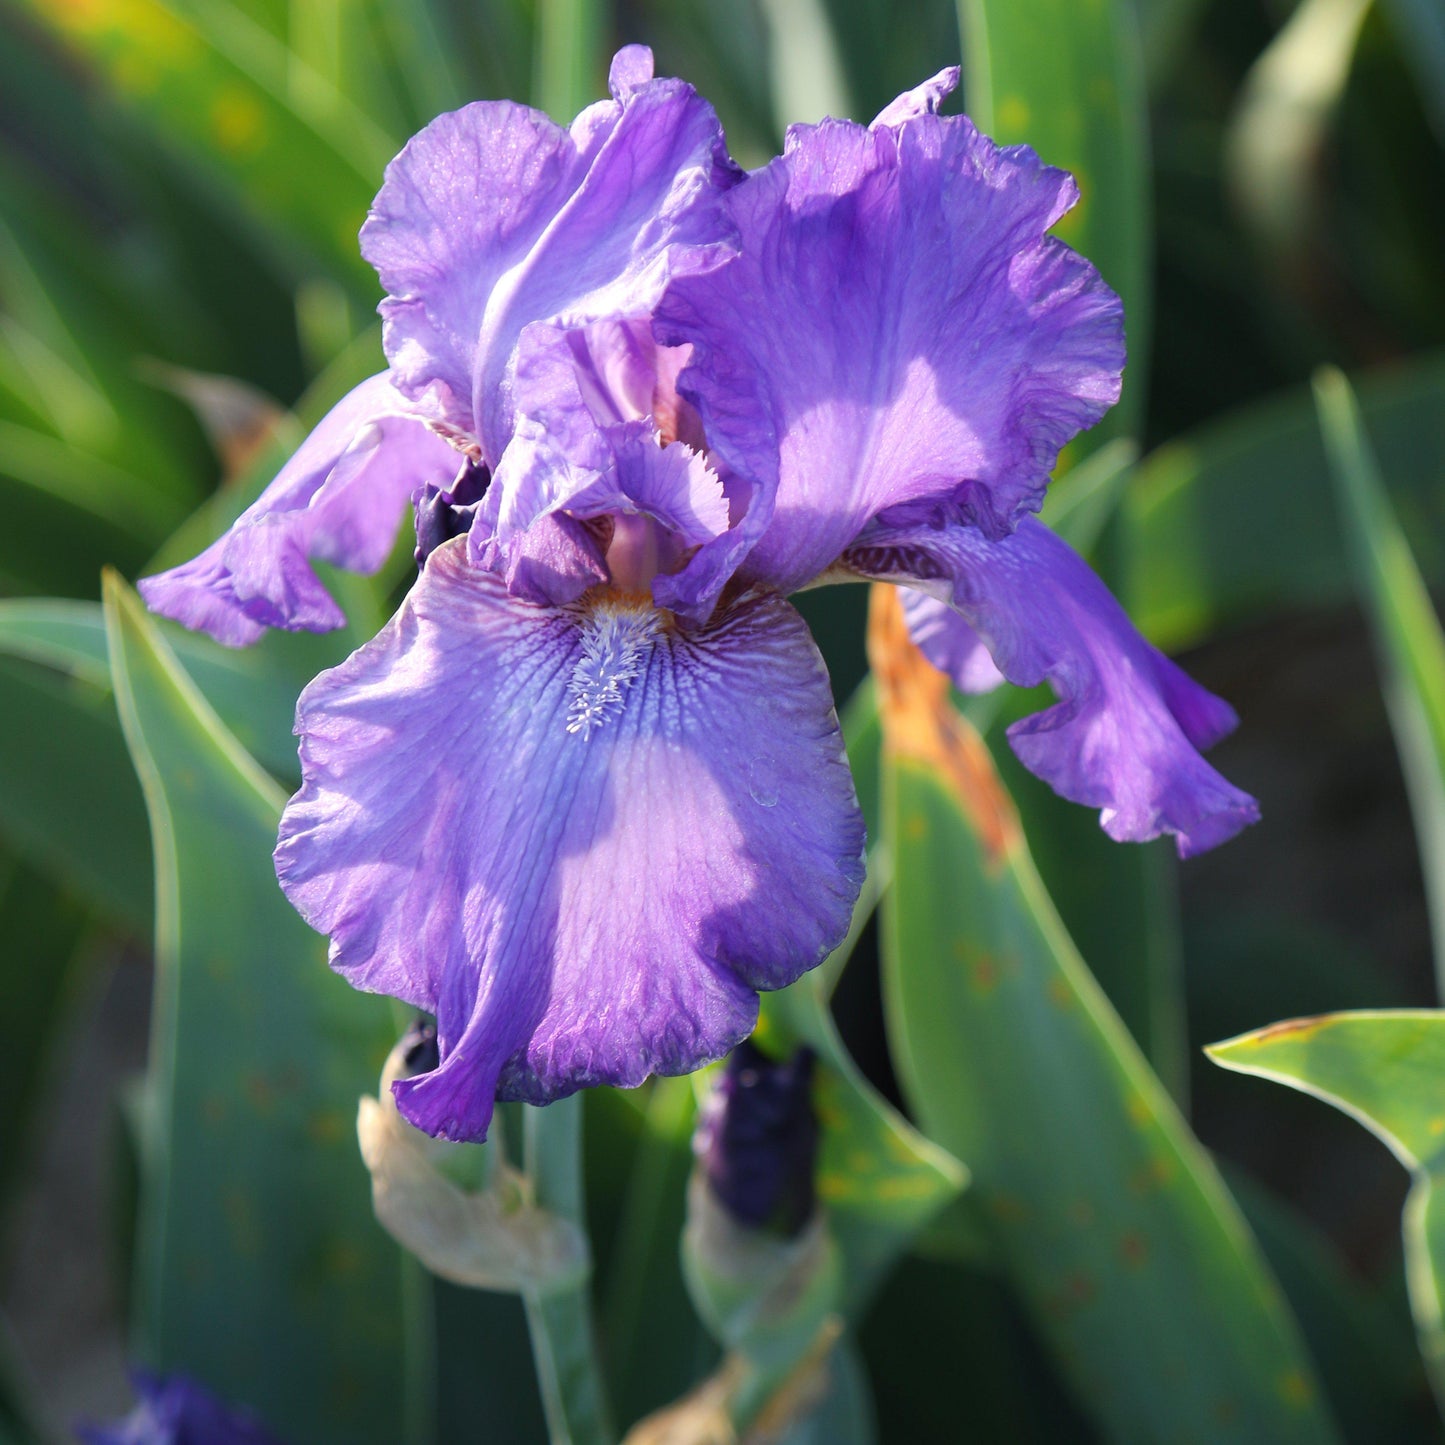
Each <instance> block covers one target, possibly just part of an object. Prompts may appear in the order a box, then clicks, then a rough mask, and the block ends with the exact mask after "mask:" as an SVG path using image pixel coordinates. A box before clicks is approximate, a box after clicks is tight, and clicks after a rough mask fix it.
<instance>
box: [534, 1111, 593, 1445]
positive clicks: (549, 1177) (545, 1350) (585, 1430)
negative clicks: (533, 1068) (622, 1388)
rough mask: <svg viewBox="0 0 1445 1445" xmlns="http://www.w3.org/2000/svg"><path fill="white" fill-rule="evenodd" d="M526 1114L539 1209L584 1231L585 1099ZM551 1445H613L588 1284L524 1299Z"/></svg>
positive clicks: (538, 1292)
mask: <svg viewBox="0 0 1445 1445" xmlns="http://www.w3.org/2000/svg"><path fill="white" fill-rule="evenodd" d="M523 1114H524V1124H523V1131H524V1139H523V1148H524V1160H525V1169H526V1173H527V1175H528V1176H529V1177H530V1179H531V1181H532V1187H533V1190H534V1191H535V1195H536V1201H537V1204H538V1205H539V1206H540V1207H541V1208H543V1209H547V1210H550V1211H551V1212H552V1213H553V1214H556V1215H559V1216H560V1217H562V1218H565V1219H570V1220H572V1221H573V1223H575V1224H576V1225H577V1226H578V1227H579V1228H582V1229H585V1228H586V1220H585V1218H584V1217H583V1197H582V1100H581V1098H580V1097H578V1096H576V1095H574V1096H573V1097H572V1098H570V1099H559V1100H558V1101H557V1102H556V1103H555V1104H548V1105H547V1106H546V1107H545V1108H531V1107H527V1108H525V1109H524V1111H523ZM522 1299H523V1302H524V1304H525V1305H526V1308H527V1328H528V1330H529V1332H530V1333H531V1336H532V1353H533V1356H534V1358H535V1360H536V1364H537V1382H538V1385H539V1387H540V1389H541V1392H542V1408H543V1410H544V1411H545V1413H546V1416H547V1434H548V1437H549V1439H550V1440H551V1442H552V1445H612V1442H613V1441H614V1440H615V1439H616V1434H615V1432H614V1430H613V1428H612V1422H611V1411H610V1410H609V1408H608V1404H607V1392H606V1388H605V1386H604V1385H603V1383H602V1371H601V1369H600V1368H599V1366H598V1363H597V1350H596V1345H595V1342H594V1339H593V1333H592V1317H591V1310H590V1303H589V1298H588V1287H587V1283H586V1281H585V1280H584V1281H581V1282H579V1283H576V1284H569V1285H565V1286H563V1287H561V1288H558V1289H553V1290H548V1291H542V1290H528V1291H526V1292H525V1293H524V1294H523V1296H522Z"/></svg>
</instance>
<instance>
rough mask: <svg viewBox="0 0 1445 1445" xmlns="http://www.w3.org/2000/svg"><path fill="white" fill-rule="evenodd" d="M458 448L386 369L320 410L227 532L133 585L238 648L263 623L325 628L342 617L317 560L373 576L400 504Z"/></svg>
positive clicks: (448, 466) (440, 476) (440, 474)
mask: <svg viewBox="0 0 1445 1445" xmlns="http://www.w3.org/2000/svg"><path fill="white" fill-rule="evenodd" d="M461 462H462V458H461V456H460V454H459V453H458V452H457V451H456V450H454V449H453V448H452V447H451V446H449V445H448V444H447V443H446V442H445V441H443V440H442V439H441V437H439V436H437V435H436V434H435V433H434V432H432V431H431V430H429V429H428V427H427V426H426V425H425V424H424V423H423V422H422V421H421V420H419V419H418V417H417V416H416V414H415V408H414V407H413V406H412V404H411V403H410V402H408V401H407V400H406V399H405V398H404V397H403V396H402V395H401V394H400V393H399V392H398V391H397V390H396V389H395V388H394V387H393V386H392V385H391V384H390V381H389V379H388V377H387V375H386V374H385V373H383V374H382V375H380V376H373V377H372V378H371V379H370V380H369V381H364V382H362V383H361V385H360V386H358V387H356V388H355V389H354V390H353V391H351V392H350V393H349V394H348V395H347V396H345V397H343V398H342V400H341V401H340V402H338V403H337V404H336V406H334V407H333V408H332V409H331V411H329V412H328V413H327V414H326V416H325V417H323V418H322V420H321V422H320V424H319V425H318V426H317V427H316V429H315V430H314V431H313V432H312V433H311V435H310V436H308V437H307V438H306V440H305V441H304V442H302V444H301V446H300V448H299V449H298V450H297V452H296V454H295V455H294V456H293V457H292V458H291V460H290V461H289V462H287V463H286V465H285V466H284V467H283V468H282V469H281V471H280V472H279V473H278V475H277V477H276V479H275V481H273V482H272V483H271V485H270V486H269V487H267V488H266V490H265V491H264V492H262V493H261V495H260V496H259V497H258V498H257V499H256V501H255V502H253V503H252V504H251V505H250V506H249V507H247V509H246V510H245V511H244V512H242V513H241V515H240V516H239V517H238V518H237V519H236V521H235V523H234V524H233V525H232V527H231V529H230V530H229V531H228V532H226V533H225V535H224V536H222V537H220V538H219V539H218V540H217V541H215V542H213V543H212V544H211V545H210V546H209V547H207V548H206V550H205V551H204V552H202V553H200V554H199V555H198V556H196V557H193V558H192V559H191V560H190V561H189V562H183V563H182V564H181V565H180V566H179V567H173V568H171V570H170V571H168V572H161V573H159V574H158V575H156V576H154V577H146V578H143V579H142V580H141V582H140V584H139V585H140V592H141V596H142V597H144V598H145V600H146V604H147V605H148V606H149V607H150V608H151V610H152V611H153V612H159V613H161V614H162V615H163V616H165V617H173V618H175V620H176V621H177V622H182V623H184V624H185V625H186V626H187V627H191V628H196V629H199V630H200V631H203V632H209V633H210V634H211V636H212V637H214V638H216V639H217V641H219V642H224V643H226V644H227V645H228V646H232V647H240V646H243V645H245V644H246V643H249V642H254V641H255V640H256V639H257V638H258V637H259V636H260V635H261V633H262V632H263V631H265V629H266V628H268V627H282V628H286V629H288V630H290V631H307V632H327V631H330V630H331V629H332V628H335V627H340V626H341V625H342V624H343V623H344V622H345V621H346V618H345V616H344V615H343V613H342V611H341V609H340V608H339V607H338V606H337V605H336V603H335V601H334V600H333V599H332V597H331V594H330V593H329V592H327V590H326V588H325V587H324V586H323V585H322V583H321V579H320V578H319V577H317V575H316V573H315V572H314V571H313V570H312V567H311V563H312V561H322V562H330V563H332V564H334V565H335V566H338V567H345V568H347V569H348V570H349V571H352V572H363V573H371V572H375V571H376V570H377V568H378V567H380V566H381V564H382V563H383V562H384V561H385V560H386V558H387V555H388V553H389V552H390V551H391V546H392V543H393V541H394V540H395V538H396V532H397V527H398V525H399V523H400V520H401V515H402V510H403V508H404V507H405V505H406V502H407V500H408V498H409V497H410V496H411V494H412V492H413V491H415V490H417V489H418V488H419V487H421V486H423V485H424V484H426V483H427V482H437V481H445V480H449V479H450V478H451V477H452V476H453V475H454V474H455V473H456V471H457V470H458V468H459V466H460V465H461Z"/></svg>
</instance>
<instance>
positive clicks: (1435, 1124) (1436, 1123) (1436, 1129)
mask: <svg viewBox="0 0 1445 1445" xmlns="http://www.w3.org/2000/svg"><path fill="white" fill-rule="evenodd" d="M1425 1128H1426V1129H1427V1130H1429V1133H1430V1137H1431V1138H1432V1139H1438V1138H1439V1137H1440V1136H1441V1135H1442V1134H1445V1116H1442V1115H1439V1114H1437V1115H1436V1116H1435V1117H1434V1118H1433V1119H1431V1120H1430V1122H1429V1123H1427V1124H1426V1125H1425Z"/></svg>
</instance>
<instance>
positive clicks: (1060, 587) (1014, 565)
mask: <svg viewBox="0 0 1445 1445" xmlns="http://www.w3.org/2000/svg"><path fill="white" fill-rule="evenodd" d="M844 563H845V565H847V566H850V567H852V568H854V569H855V570H856V571H857V572H859V573H860V574H862V575H864V576H871V577H882V578H890V579H892V580H900V581H907V580H910V579H912V580H914V581H916V583H917V584H918V585H919V586H920V587H922V588H923V589H924V590H925V591H927V592H928V593H929V594H930V595H931V597H932V598H933V599H934V600H933V602H932V605H931V607H929V606H925V605H921V604H915V605H914V607H913V608H912V610H911V615H910V624H911V626H912V628H913V630H914V636H915V638H917V640H918V641H919V643H920V645H921V646H923V649H924V652H925V654H926V655H927V656H928V658H929V660H930V661H932V662H933V663H934V664H935V665H936V666H942V667H948V666H949V665H950V664H952V665H954V666H956V665H958V663H959V662H960V660H962V661H964V662H965V663H967V662H969V661H970V660H972V661H973V662H974V663H975V664H976V658H975V655H974V653H973V651H972V645H971V644H972V639H973V638H974V637H975V636H976V637H979V638H982V639H983V640H984V642H986V644H987V646H988V648H989V651H990V652H991V653H992V655H993V661H994V663H995V664H996V665H997V667H998V669H999V670H1000V671H1001V672H1002V673H1003V675H1004V676H1005V677H1007V678H1008V679H1009V680H1010V681H1011V682H1015V683H1018V684H1020V685H1022V686H1025V687H1032V686H1034V685H1035V684H1037V683H1040V682H1044V681H1047V682H1048V683H1049V684H1050V685H1051V686H1052V688H1053V690H1054V692H1055V694H1056V695H1057V697H1058V698H1059V701H1058V703H1057V704H1056V705H1055V706H1053V707H1050V708H1048V709H1046V710H1045V711H1043V712H1041V713H1036V714H1034V716H1032V717H1028V718H1024V719H1022V720H1021V721H1019V722H1016V723H1014V724H1013V726H1012V727H1010V728H1009V741H1010V742H1011V743H1012V744H1013V748H1014V751H1015V752H1016V753H1017V754H1018V756H1019V759H1020V760H1021V761H1022V762H1023V764H1024V765H1025V766H1026V767H1027V768H1028V769H1029V770H1030V771H1032V772H1034V773H1036V774H1037V775H1038V776H1039V777H1041V778H1043V779H1044V780H1045V782H1047V783H1048V784H1049V785H1050V786H1051V787H1052V788H1053V789H1054V790H1055V791H1056V792H1058V793H1060V794H1062V795H1063V796H1064V797H1066V798H1070V799H1072V800H1073V801H1074V802H1076V803H1084V804H1086V805H1088V806H1090V807H1096V808H1099V809H1101V813H1100V822H1101V824H1102V825H1103V828H1104V831H1105V832H1107V833H1108V834H1109V836H1110V837H1111V838H1114V839H1117V840H1119V841H1121V842H1124V841H1128V842H1141V841H1144V840H1146V839H1149V838H1155V837H1158V836H1159V835H1160V834H1161V833H1173V834H1175V835H1177V841H1178V848H1179V853H1180V856H1181V857H1188V856H1190V855H1191V854H1194V853H1199V852H1202V851H1204V850H1205V849H1207V848H1212V847H1214V846H1215V845H1216V844H1218V843H1222V842H1224V841H1225V840H1226V839H1227V838H1231V837H1233V836H1234V834H1236V833H1237V832H1239V831H1240V829H1241V828H1244V827H1246V826H1247V825H1249V824H1250V823H1253V822H1256V821H1257V820H1258V818H1259V807H1258V805H1257V804H1256V803H1255V801H1254V799H1253V798H1251V797H1250V796H1249V795H1248V794H1247V793H1243V792H1241V791H1240V790H1239V789H1238V788H1236V787H1234V786H1233V785H1232V784H1231V783H1229V782H1227V781H1226V780H1225V779H1224V778H1222V777H1221V776H1220V775H1219V774H1218V773H1217V772H1216V771H1215V770H1214V769H1213V768H1212V767H1210V766H1209V764H1208V763H1206V762H1205V761H1204V759H1203V758H1202V757H1200V756H1199V752H1198V751H1197V750H1198V749H1201V748H1207V747H1210V746H1211V745H1212V744H1214V743H1216V742H1218V741H1219V739H1220V738H1222V737H1224V736H1225V735H1226V734H1227V733H1228V732H1230V731H1231V730H1232V729H1233V727H1234V725H1235V721H1236V719H1235V715H1234V711H1233V709H1232V708H1230V707H1229V706H1228V704H1227V703H1224V702H1222V701H1221V700H1220V699H1219V698H1217V697H1215V696H1214V695H1213V694H1212V693H1210V692H1208V691H1206V690H1205V689H1204V688H1202V687H1200V686H1199V685H1198V684H1197V683H1195V682H1193V681H1192V680H1191V679H1190V678H1189V677H1188V676H1187V675H1186V674H1185V673H1184V672H1183V671H1182V670H1181V669H1180V668H1179V667H1177V666H1176V665H1175V664H1174V663H1173V662H1171V661H1170V660H1169V659H1168V658H1167V657H1165V656H1164V655H1163V654H1162V653H1160V652H1159V651H1158V650H1157V649H1156V648H1154V647H1151V646H1150V645H1149V643H1147V642H1146V641H1145V640H1144V639H1143V638H1142V637H1140V636H1139V634H1138V632H1136V631H1135V629H1134V625H1133V624H1132V623H1131V622H1130V621H1129V618H1128V617H1127V615H1126V614H1125V612H1124V609H1123V608H1122V607H1120V606H1119V604H1118V602H1116V601H1115V600H1114V598H1113V596H1112V595H1111V594H1110V592H1109V590H1108V589H1107V588H1106V587H1105V586H1104V584H1103V583H1102V582H1101V581H1100V580H1099V578H1098V577H1097V576H1096V575H1095V573H1094V572H1093V571H1092V569H1091V568H1090V567H1089V565H1088V564H1087V563H1086V562H1085V561H1084V560H1083V559H1082V558H1081V557H1080V556H1079V555H1078V554H1077V553H1076V552H1074V551H1073V550H1072V549H1071V548H1069V547H1068V545H1067V544H1066V543H1064V542H1062V541H1060V540H1059V538H1057V537H1056V536H1054V534H1053V533H1052V532H1050V531H1049V529H1048V528H1047V527H1045V526H1044V525H1043V524H1042V523H1041V522H1038V521H1037V520H1035V519H1034V518H1032V517H1030V518H1026V519H1025V520H1024V521H1023V522H1022V523H1020V525H1019V527H1018V530H1017V531H1015V532H1014V533H1013V534H1012V535H1011V536H1008V537H1005V538H1003V539H1002V540H1000V541H991V540H989V539H988V538H986V537H985V536H984V535H983V534H982V533H981V532H979V531H978V530H977V529H976V528H972V527H944V528H939V529H928V528H917V529H914V530H912V531H908V532H896V531H895V532H887V531H882V530H880V531H879V532H877V533H876V534H875V535H873V536H871V537H868V538H865V539H863V540H862V541H860V543H859V544H858V546H856V547H855V548H853V549H851V550H850V551H849V552H848V553H847V554H846V555H845V557H844ZM949 607H951V608H952V609H953V611H952V612H950V611H948V610H947V609H948V608H949ZM950 616H957V617H958V618H959V626H960V627H961V628H963V629H964V632H963V634H962V636H961V638H954V637H950V629H949V626H948V619H949V617H950ZM920 624H922V625H920ZM954 677H955V681H956V682H957V683H958V685H959V686H961V687H962V686H966V685H968V683H969V682H970V681H972V680H976V679H975V678H973V677H971V676H970V675H969V674H968V673H967V672H965V674H964V675H961V676H960V675H958V674H954Z"/></svg>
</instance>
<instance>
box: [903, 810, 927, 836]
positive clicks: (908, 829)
mask: <svg viewBox="0 0 1445 1445" xmlns="http://www.w3.org/2000/svg"><path fill="white" fill-rule="evenodd" d="M903 836H904V837H905V838H907V839H908V841H909V842H910V843H921V842H923V840H924V839H925V838H926V837H928V819H927V818H925V817H924V816H923V814H922V813H910V814H909V815H908V816H907V817H906V818H905V819H904V820H903Z"/></svg>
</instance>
